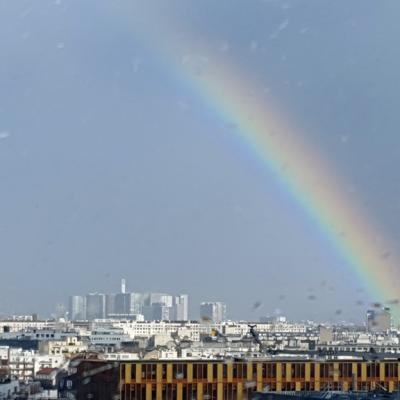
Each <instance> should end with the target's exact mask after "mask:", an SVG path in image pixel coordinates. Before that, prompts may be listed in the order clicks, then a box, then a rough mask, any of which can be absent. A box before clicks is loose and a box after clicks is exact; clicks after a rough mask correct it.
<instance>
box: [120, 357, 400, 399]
mask: <svg viewBox="0 0 400 400" xmlns="http://www.w3.org/2000/svg"><path fill="white" fill-rule="evenodd" d="M399 365H400V363H399V362H398V361H377V362H368V361H353V360H348V361H343V360H340V361H336V360H335V361H318V362H316V361H294V360H285V361H282V360H279V361H276V360H248V361H228V360H224V361H223V360H221V361H215V360H207V361H205V360H201V361H199V360H190V361H188V360H182V361H181V360H180V361H161V360H160V361H145V360H143V361H135V362H126V363H121V365H120V382H119V388H120V396H121V400H170V399H174V400H175V399H176V400H194V399H215V400H231V399H232V400H233V399H235V400H236V399H238V400H242V399H248V398H250V397H251V394H252V393H253V392H254V391H262V390H263V389H265V388H268V390H270V391H320V390H343V391H349V390H373V389H377V388H385V389H386V390H388V391H389V392H393V391H397V390H398V387H399Z"/></svg>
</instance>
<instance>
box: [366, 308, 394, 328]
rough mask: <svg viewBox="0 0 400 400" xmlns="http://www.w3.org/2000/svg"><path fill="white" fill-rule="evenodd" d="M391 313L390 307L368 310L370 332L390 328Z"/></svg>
mask: <svg viewBox="0 0 400 400" xmlns="http://www.w3.org/2000/svg"><path fill="white" fill-rule="evenodd" d="M390 326H391V315H390V310H389V308H382V309H381V310H368V311H367V328H368V331H369V332H385V331H388V330H389V329H390Z"/></svg>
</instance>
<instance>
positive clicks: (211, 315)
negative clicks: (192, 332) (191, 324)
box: [200, 301, 226, 323]
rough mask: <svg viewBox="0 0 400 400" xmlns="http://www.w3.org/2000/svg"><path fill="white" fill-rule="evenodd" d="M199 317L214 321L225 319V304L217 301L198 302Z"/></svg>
mask: <svg viewBox="0 0 400 400" xmlns="http://www.w3.org/2000/svg"><path fill="white" fill-rule="evenodd" d="M200 317H201V319H207V320H209V321H210V322H215V323H218V322H222V321H225V320H226V304H225V303H221V302H219V301H214V302H203V303H201V304H200Z"/></svg>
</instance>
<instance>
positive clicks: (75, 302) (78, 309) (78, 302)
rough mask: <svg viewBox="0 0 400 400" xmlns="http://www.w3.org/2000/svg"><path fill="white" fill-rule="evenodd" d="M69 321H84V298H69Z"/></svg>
mask: <svg viewBox="0 0 400 400" xmlns="http://www.w3.org/2000/svg"><path fill="white" fill-rule="evenodd" d="M69 319H70V320H71V321H79V320H80V321H82V320H85V319H86V298H85V297H84V296H70V297H69Z"/></svg>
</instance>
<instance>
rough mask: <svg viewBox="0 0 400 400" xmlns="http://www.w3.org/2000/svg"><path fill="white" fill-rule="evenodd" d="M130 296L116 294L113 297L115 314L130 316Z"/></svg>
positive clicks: (129, 294) (128, 294)
mask: <svg viewBox="0 0 400 400" xmlns="http://www.w3.org/2000/svg"><path fill="white" fill-rule="evenodd" d="M131 308H132V294H131V293H117V294H116V295H115V314H125V315H126V314H131V313H132V309H131Z"/></svg>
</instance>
